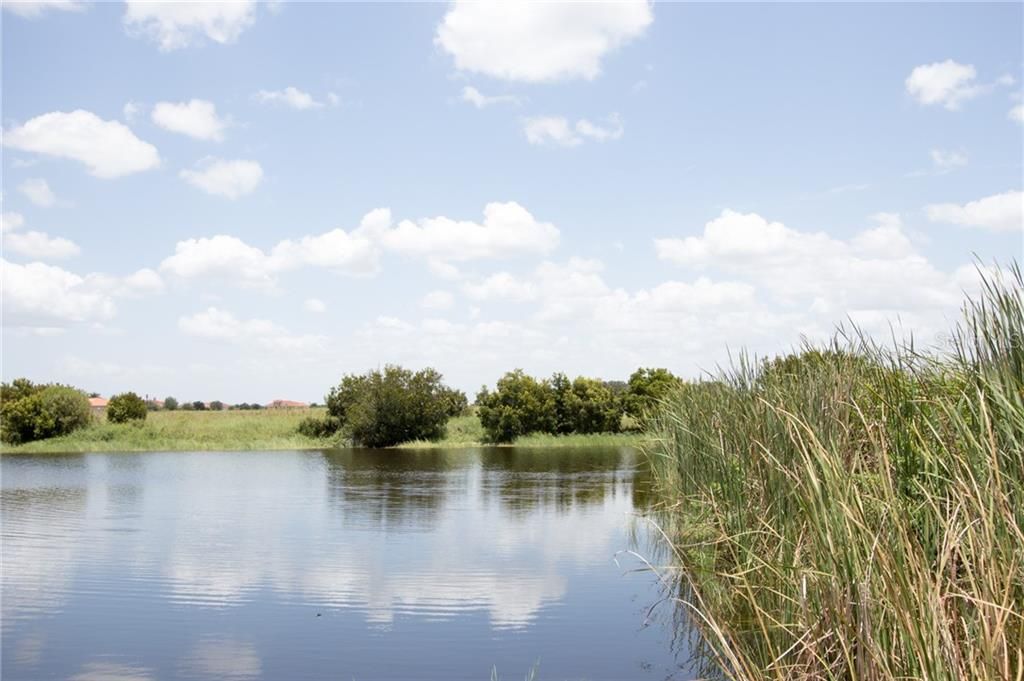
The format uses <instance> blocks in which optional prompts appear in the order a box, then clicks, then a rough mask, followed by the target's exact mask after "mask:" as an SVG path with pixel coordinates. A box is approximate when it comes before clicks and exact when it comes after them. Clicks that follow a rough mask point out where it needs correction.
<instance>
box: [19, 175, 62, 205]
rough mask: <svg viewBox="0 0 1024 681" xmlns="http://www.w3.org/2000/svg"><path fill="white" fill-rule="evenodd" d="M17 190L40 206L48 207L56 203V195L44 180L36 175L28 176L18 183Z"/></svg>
mask: <svg viewBox="0 0 1024 681" xmlns="http://www.w3.org/2000/svg"><path fill="white" fill-rule="evenodd" d="M18 191H19V192H21V193H22V194H24V195H25V197H26V198H27V199H28V200H29V201H31V202H32V203H34V204H35V205H37V206H39V207H41V208H48V207H49V206H52V205H53V204H55V203H57V195H56V194H54V193H53V190H52V189H50V185H49V184H48V183H47V182H46V180H44V179H42V178H38V177H30V178H29V179H27V180H25V181H24V182H22V183H21V184H19V185H18Z"/></svg>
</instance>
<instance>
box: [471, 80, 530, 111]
mask: <svg viewBox="0 0 1024 681" xmlns="http://www.w3.org/2000/svg"><path fill="white" fill-rule="evenodd" d="M462 101H464V102H469V103H470V104H472V105H473V106H475V107H476V108H478V109H483V108H484V107H488V106H492V105H494V104H521V103H522V102H521V100H520V99H519V98H518V97H516V96H515V95H491V96H488V95H485V94H483V93H482V92H480V91H479V90H477V89H476V88H475V87H470V86H468V85H467V86H466V87H464V88H462Z"/></svg>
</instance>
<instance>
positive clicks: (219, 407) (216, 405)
mask: <svg viewBox="0 0 1024 681" xmlns="http://www.w3.org/2000/svg"><path fill="white" fill-rule="evenodd" d="M210 409H211V410H213V411H224V403H223V402H221V401H220V400H214V401H213V402H210Z"/></svg>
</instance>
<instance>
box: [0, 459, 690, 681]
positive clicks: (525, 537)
mask: <svg viewBox="0 0 1024 681" xmlns="http://www.w3.org/2000/svg"><path fill="white" fill-rule="evenodd" d="M0 473H2V479H0V480H2V491H0V502H2V503H0V506H2V520H3V529H2V533H3V534H2V542H3V544H2V549H3V586H2V652H3V655H2V676H3V678H4V679H6V680H7V681H14V680H15V679H32V680H33V681H35V680H37V679H73V680H75V681H100V680H101V679H102V680H105V681H129V680H133V681H155V680H157V679H210V678H221V679H237V680H243V679H286V680H300V679H338V680H344V681H348V680H349V679H355V680H356V681H363V680H369V679H412V678H416V679H445V680H446V681H451V680H456V679H467V680H470V679H472V680H474V681H476V680H482V681H486V680H487V679H490V678H491V670H492V668H496V669H497V671H498V674H499V675H500V677H501V678H502V679H517V680H518V679H522V678H523V677H524V676H526V675H527V673H528V672H529V671H530V669H531V667H533V666H534V665H535V664H536V665H538V668H537V679H538V680H540V681H543V680H555V679H558V680H562V679H615V680H624V679H667V678H671V679H685V678H690V674H688V673H687V671H686V666H685V665H686V660H687V654H686V652H687V651H686V650H685V645H686V643H685V640H682V641H680V640H679V638H680V637H679V636H678V635H677V631H676V628H675V627H674V626H673V624H672V621H671V620H672V617H671V616H663V617H659V616H658V612H659V608H655V614H654V615H653V616H651V617H649V616H648V611H649V609H650V608H651V606H652V605H655V604H656V603H657V602H658V601H659V599H661V598H662V594H663V592H662V590H661V588H660V587H659V582H658V579H657V577H656V576H655V575H654V574H653V573H652V572H650V571H644V570H639V569H638V568H642V567H643V564H642V563H641V562H640V561H639V560H637V559H636V558H634V557H632V556H630V555H628V554H623V553H620V552H622V551H626V550H629V549H636V550H640V551H645V550H646V549H647V548H648V547H649V542H650V536H651V535H650V533H651V528H650V527H649V526H648V525H647V524H646V523H644V522H643V521H638V520H637V514H638V513H639V512H642V511H643V510H644V509H645V508H646V506H647V504H648V503H649V502H648V495H647V490H648V487H649V482H648V478H647V476H646V474H645V473H644V472H643V469H642V467H641V466H640V461H639V456H638V455H637V454H636V453H635V452H633V451H632V450H629V449H617V448H589V449H556V448H548V449H525V448H482V449H461V450H445V449H436V450H419V451H410V450H382V451H374V450H337V451H302V452H201V453H199V452H197V453H190V452H185V453H145V454H81V455H77V454H76V455H54V456H46V455H38V456H5V457H2V458H0ZM667 607H668V606H661V609H666V608H667Z"/></svg>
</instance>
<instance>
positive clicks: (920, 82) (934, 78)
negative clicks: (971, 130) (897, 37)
mask: <svg viewBox="0 0 1024 681" xmlns="http://www.w3.org/2000/svg"><path fill="white" fill-rule="evenodd" d="M977 76H978V72H977V70H976V69H975V68H974V66H972V65H971V64H959V63H957V62H955V61H953V60H952V59H947V60H946V61H943V62H935V63H934V64H923V65H921V66H917V67H915V68H914V70H913V71H911V72H910V75H909V76H907V80H906V81H905V85H906V88H907V93H908V94H909V95H910V96H911V97H913V98H914V99H916V100H917V101H918V102H920V103H921V104H924V105H925V106H931V105H936V104H939V105H942V106H943V107H945V108H946V109H948V110H950V111H956V110H957V109H959V108H960V105H961V104H963V103H964V102H966V101H968V100H970V99H974V98H975V97H978V96H980V95H983V94H986V93H988V92H991V91H992V90H993V89H994V88H995V87H996V86H997V85H1009V84H1011V83H1012V82H1013V79H1012V78H1011V77H1009V76H1002V77H1000V78H998V79H996V81H995V82H993V83H978V82H976V79H977Z"/></svg>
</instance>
